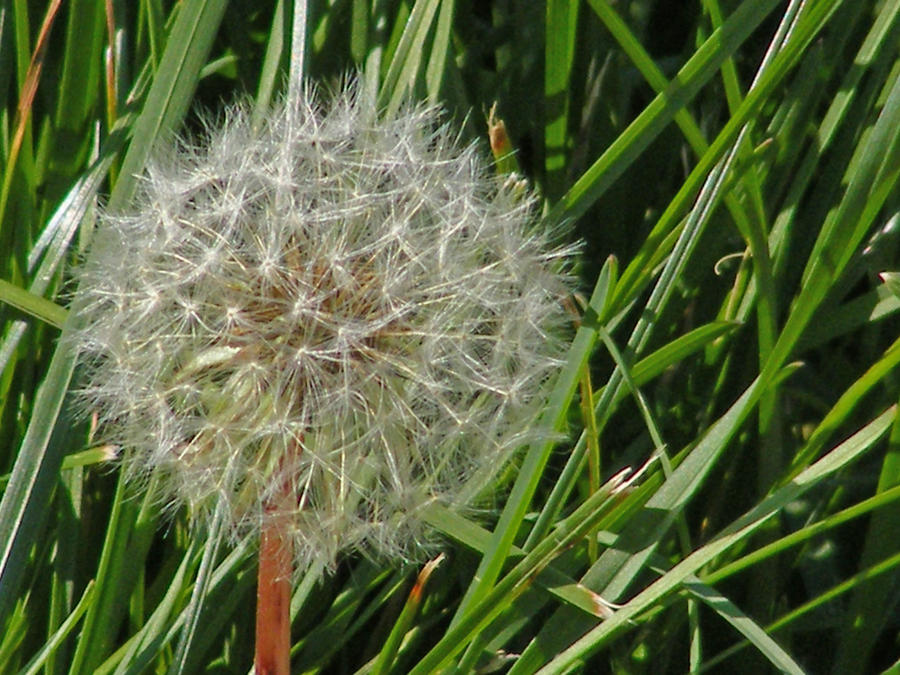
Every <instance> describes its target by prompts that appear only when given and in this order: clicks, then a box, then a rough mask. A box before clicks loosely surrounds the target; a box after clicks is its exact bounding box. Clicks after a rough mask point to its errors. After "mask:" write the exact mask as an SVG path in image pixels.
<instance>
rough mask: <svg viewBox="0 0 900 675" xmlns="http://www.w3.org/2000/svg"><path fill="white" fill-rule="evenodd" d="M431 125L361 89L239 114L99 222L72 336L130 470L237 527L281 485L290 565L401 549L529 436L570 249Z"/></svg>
mask: <svg viewBox="0 0 900 675" xmlns="http://www.w3.org/2000/svg"><path fill="white" fill-rule="evenodd" d="M438 117H439V111H438V110H437V109H435V108H434V107H422V106H418V107H414V106H410V107H407V108H405V109H403V110H401V111H400V112H398V113H396V114H394V115H377V114H375V113H374V105H372V103H371V102H370V101H367V100H364V97H362V96H361V95H360V94H359V91H358V88H357V87H356V86H355V85H353V84H350V85H347V86H345V87H344V88H343V89H342V91H340V92H339V93H338V94H336V95H335V96H333V97H332V99H331V100H330V103H328V104H323V103H322V102H321V98H320V97H318V96H317V95H316V94H315V93H314V92H313V91H311V90H307V91H306V92H305V93H304V94H303V95H302V96H301V100H297V101H288V102H286V103H282V104H280V105H279V106H277V107H275V108H274V109H272V110H271V111H270V112H269V113H268V115H267V116H266V117H265V119H264V120H263V121H262V123H261V124H260V125H257V126H255V127H254V126H253V125H252V124H251V121H250V114H249V108H248V107H247V106H236V107H234V108H233V109H231V110H230V111H229V112H228V114H227V115H226V119H225V120H224V122H223V123H222V124H221V125H219V126H218V127H215V126H214V125H212V124H210V125H208V130H207V136H206V137H205V138H204V139H203V140H202V141H200V142H180V143H176V144H173V145H172V147H170V148H169V149H168V152H166V153H165V154H163V155H161V156H160V157H158V158H157V159H156V160H155V161H154V162H153V163H152V165H151V166H150V167H149V169H148V171H147V173H146V175H145V177H144V178H143V179H142V182H141V187H140V189H139V194H138V196H137V197H136V199H135V201H134V204H133V207H132V208H131V209H130V210H129V211H128V212H126V213H106V214H104V215H103V216H102V222H101V225H100V227H99V229H98V230H97V232H96V233H95V235H94V242H93V244H92V247H91V251H90V254H89V256H88V260H87V262H86V263H85V264H84V265H83V266H82V268H81V269H80V270H79V271H78V272H77V281H78V282H79V291H78V296H77V297H76V301H75V304H74V310H75V311H76V312H77V315H78V318H79V328H77V329H76V330H75V332H74V333H73V339H74V341H75V345H76V347H77V349H78V350H79V351H80V352H81V355H82V360H83V362H84V364H85V371H86V376H85V384H84V386H83V388H82V389H81V390H80V397H81V403H82V405H83V406H84V407H85V408H86V409H89V410H92V411H98V412H99V415H100V421H101V429H103V430H104V431H103V434H104V435H105V437H104V440H105V441H106V442H109V443H114V444H116V445H118V446H120V447H122V448H123V450H124V454H123V459H122V462H123V464H124V467H125V470H126V471H127V474H128V476H129V477H131V478H132V479H136V480H138V481H140V480H142V479H145V478H146V477H147V476H149V475H150V474H151V473H155V474H157V475H158V476H159V480H158V481H157V483H158V485H160V490H161V492H162V495H161V497H162V499H164V500H165V502H166V503H167V504H170V505H171V506H173V507H177V506H181V505H186V506H187V507H188V509H189V513H190V514H191V516H192V517H193V518H195V519H197V520H198V521H199V522H201V523H202V522H204V521H205V520H207V519H209V518H211V517H212V516H213V514H216V513H220V514H224V515H225V516H226V519H227V522H228V523H229V524H230V526H231V532H232V534H233V536H235V537H244V536H252V535H255V534H256V533H258V532H259V529H260V525H261V523H262V522H263V520H264V519H265V518H267V517H271V515H272V511H271V507H270V508H268V509H267V506H268V505H271V504H273V503H276V502H278V501H279V500H278V496H279V494H282V493H283V491H284V490H285V489H289V490H291V491H292V493H293V495H294V497H295V498H294V499H292V500H291V507H290V508H291V513H290V514H289V516H290V522H291V523H292V526H291V530H292V535H293V539H294V550H295V552H296V557H297V564H298V567H299V568H300V569H303V568H305V567H306V566H307V565H308V564H310V563H311V562H314V561H315V562H322V563H325V564H327V565H330V564H333V562H334V561H335V559H336V557H337V555H338V553H340V552H341V551H342V550H347V549H355V550H360V551H363V552H368V553H375V554H385V555H389V556H402V557H406V556H411V555H415V554H416V552H417V550H419V547H420V545H421V544H422V543H423V541H425V539H426V533H425V531H424V529H425V528H424V526H423V523H422V518H421V509H422V508H423V507H424V506H425V505H427V504H429V503H431V502H434V501H437V502H440V503H442V504H444V505H447V506H449V507H451V508H464V507H465V505H466V504H467V503H469V502H470V501H471V500H472V498H473V497H474V495H475V494H476V493H477V492H478V491H479V489H480V488H482V487H483V486H484V485H485V482H486V479H487V478H489V477H491V476H493V475H494V474H496V472H497V471H498V470H499V469H500V468H502V467H503V465H504V463H505V462H506V461H507V460H508V459H509V457H510V454H511V452H512V451H513V450H514V449H515V448H517V447H519V446H521V445H522V443H523V442H525V441H527V440H530V439H531V438H532V436H533V434H534V433H535V432H534V430H533V427H534V424H533V422H534V415H535V412H536V406H538V405H539V404H540V402H541V397H542V395H543V393H544V391H545V388H544V385H545V384H546V382H547V380H548V378H549V376H550V375H551V374H552V372H553V371H554V370H555V368H556V367H558V365H559V363H560V358H561V354H562V352H563V349H564V343H563V337H562V336H563V335H564V333H565V326H566V324H567V321H568V320H567V317H566V315H565V313H564V311H563V309H562V307H563V305H562V302H561V301H562V298H563V296H564V294H565V293H566V292H567V289H568V287H569V280H568V278H567V277H566V275H565V272H564V270H563V268H564V266H565V265H566V263H567V260H568V259H569V258H570V256H571V253H572V250H571V248H556V249H551V248H550V246H549V243H548V238H547V234H546V233H544V232H542V231H541V230H540V229H539V228H538V227H537V223H536V218H535V216H534V200H533V199H532V198H531V197H530V196H529V195H528V194H527V192H524V191H523V190H522V186H521V184H514V183H510V182H506V183H504V182H503V181H501V180H499V179H496V178H495V177H493V176H492V175H491V174H490V171H489V167H487V166H486V164H485V163H484V162H483V161H482V160H481V159H480V157H479V155H478V153H477V151H476V149H475V148H474V147H472V146H468V147H461V145H460V144H459V142H458V140H457V138H456V137H455V136H454V135H453V134H451V132H450V131H449V130H448V129H447V128H446V127H441V126H438V124H437V120H438ZM281 501H283V500H281Z"/></svg>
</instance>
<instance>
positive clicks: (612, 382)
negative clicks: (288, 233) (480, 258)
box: [0, 0, 900, 674]
mask: <svg viewBox="0 0 900 675" xmlns="http://www.w3.org/2000/svg"><path fill="white" fill-rule="evenodd" d="M898 13H900V2H898V1H897V0H878V1H875V0H843V1H842V0H806V1H805V2H794V1H791V2H779V1H776V0H743V1H736V0H702V1H695V2H685V3H672V2H665V1H662V0H630V1H627V0H618V1H617V2H612V1H608V0H584V1H583V2H578V1H577V0H568V1H567V0H547V1H546V2H535V1H533V0H494V1H492V2H480V1H477V0H418V1H415V2H413V1H412V0H408V1H404V0H329V1H328V2H326V1H325V0H309V1H308V2H306V1H304V0H297V1H296V2H289V1H284V2H261V3H241V2H234V3H230V4H227V3H225V2H224V1H223V0H183V1H182V2H178V3H172V2H163V1H162V0H140V1H136V2H125V1H124V0H109V1H108V2H100V0H71V1H70V2H67V3H61V2H58V1H56V0H50V1H44V2H40V1H34V2H28V1H26V0H4V1H3V2H0V93H2V95H3V97H4V101H5V106H4V108H3V110H2V113H0V114H2V117H0V135H2V138H0V142H2V172H3V173H2V186H0V300H2V301H3V302H2V303H0V330H2V333H0V406H2V409H0V476H2V479H0V480H2V484H0V486H2V490H3V496H2V501H0V672H3V673H15V672H27V673H48V674H51V673H52V674H56V673H73V674H77V673H82V674H91V673H165V672H179V671H181V672H191V673H194V672H196V673H244V672H247V671H248V670H249V669H250V667H251V661H252V642H253V637H252V631H253V607H254V580H255V579H254V573H255V569H254V561H253V555H252V554H253V542H246V543H244V544H242V545H240V546H237V547H233V548H229V547H227V546H222V547H219V548H216V547H215V546H211V545H210V546H207V545H206V544H207V542H206V541H205V539H204V536H203V533H197V532H191V531H190V530H189V529H188V528H187V526H186V522H185V519H184V517H183V514H181V515H179V516H177V517H176V518H175V519H174V520H168V521H167V520H161V519H160V517H159V514H158V512H157V511H156V509H155V508H154V507H153V505H152V504H151V503H148V502H145V501H142V500H141V498H140V497H139V496H134V495H131V494H130V493H129V492H127V491H126V490H124V489H123V486H122V485H121V484H120V483H119V480H118V473H117V472H116V470H115V467H114V465H110V464H108V463H107V462H105V461H104V458H105V457H106V454H105V449H104V448H96V447H94V446H93V444H92V441H91V436H90V430H89V425H88V424H87V423H86V422H85V421H83V420H77V419H73V418H72V416H71V412H70V410H69V408H68V407H67V401H66V392H67V390H68V389H69V387H70V386H71V385H72V384H73V383H74V382H76V381H77V369H76V368H75V364H74V363H73V360H72V358H71V355H70V354H68V353H66V350H65V349H61V348H58V347H57V340H58V337H59V335H60V329H61V326H62V325H63V323H64V322H65V320H66V310H65V307H66V305H67V304H68V300H69V296H68V293H69V292H70V291H71V289H70V288H69V287H68V286H67V284H66V279H67V276H66V274H67V269H68V268H69V267H70V266H71V265H72V264H75V262H76V261H77V258H78V254H79V252H80V251H81V250H82V249H83V247H84V245H85V242H86V241H87V239H88V237H89V234H90V231H91V226H92V222H93V217H94V207H95V204H96V198H97V195H99V196H100V198H101V199H102V200H104V201H107V203H108V206H109V208H118V207H121V206H122V205H125V204H127V203H128V200H129V196H130V194H131V191H132V189H133V187H134V177H135V176H136V175H139V174H140V171H141V168H142V166H143V164H144V162H145V160H146V158H147V156H148V154H149V153H150V152H151V150H152V148H153V145H154V143H155V142H156V140H157V139H158V138H159V137H161V136H165V135H166V134H167V133H169V131H170V130H173V129H175V130H177V129H181V128H183V126H185V125H186V126H187V128H188V129H191V128H196V126H197V111H198V110H202V109H205V110H217V109H219V108H220V107H221V106H222V105H223V104H224V103H227V102H228V101H231V100H233V99H234V98H235V97H237V96H249V97H252V98H253V99H254V100H255V103H256V105H258V106H260V107H263V108H264V107H265V105H266V103H267V102H268V101H270V100H271V99H272V97H273V96H277V95H278V92H279V91H280V90H282V89H283V86H284V83H285V80H286V77H287V75H288V73H289V72H291V62H292V59H293V62H294V64H295V65H294V69H295V70H296V65H297V64H298V63H299V60H298V57H299V55H300V54H301V53H302V54H304V55H305V59H304V60H303V64H304V65H303V68H304V70H305V72H306V73H307V75H308V76H309V77H311V78H312V79H314V80H317V81H326V80H328V79H330V78H335V77H339V76H341V74H344V73H346V72H347V71H352V70H355V69H363V68H364V69H365V71H366V72H367V73H368V74H369V75H370V76H371V77H373V78H376V79H377V81H378V83H379V86H380V91H381V102H382V104H383V105H384V106H387V107H390V106H393V105H396V104H397V103H398V102H399V101H401V100H402V99H403V98H404V97H406V96H410V95H412V96H413V97H416V98H430V99H433V100H436V101H439V102H441V104H442V105H443V106H444V107H445V108H446V109H447V111H448V116H449V117H450V118H451V119H452V120H453V121H454V123H455V124H458V125H459V126H460V127H461V128H462V129H463V132H462V133H463V136H464V137H465V138H466V139H478V140H479V142H480V143H481V144H482V146H483V148H484V152H485V153H486V154H487V153H488V152H489V151H490V145H489V143H488V121H489V118H490V121H491V122H492V125H493V126H492V128H493V130H494V134H495V136H494V138H495V141H496V140H498V139H499V140H501V141H502V140H503V139H502V138H500V137H499V136H498V135H497V134H498V133H499V127H498V126H497V123H498V120H502V121H503V122H504V124H505V130H506V132H507V137H506V140H507V141H508V143H509V147H508V148H506V146H504V145H503V144H502V143H500V144H495V150H496V154H497V167H498V171H510V170H514V169H518V170H519V171H521V172H522V173H523V174H524V175H525V176H527V177H528V179H529V180H530V181H532V182H533V183H534V185H535V186H536V187H537V189H538V190H539V191H540V193H541V194H542V196H543V198H544V200H545V204H546V212H547V217H548V219H549V220H550V221H565V222H568V223H570V224H571V226H572V228H573V230H575V234H573V237H578V238H581V239H583V240H584V242H585V247H584V256H583V260H582V261H581V264H580V268H579V272H580V275H581V279H582V282H583V288H582V295H583V303H582V304H581V305H580V306H579V312H580V313H581V314H582V317H581V319H580V328H579V329H578V332H577V334H576V335H575V337H574V339H573V342H572V347H571V350H570V353H569V358H568V361H567V363H566V365H565V367H564V368H563V369H562V370H561V373H560V376H559V380H558V381H557V382H556V384H555V388H554V390H553V394H552V396H551V398H550V400H549V401H548V402H547V406H546V409H545V411H544V415H543V417H542V418H541V423H542V424H545V425H547V426H551V427H555V428H556V429H557V430H559V431H562V432H563V433H564V434H565V437H566V438H567V439H568V440H567V441H563V442H560V443H558V444H556V445H551V444H543V445H541V444H539V445H535V446H534V447H529V448H526V449H523V453H522V456H521V459H520V461H519V463H518V467H517V468H518V470H516V471H510V472H509V474H508V475H507V476H505V482H504V485H503V486H500V488H499V489H498V498H497V504H496V510H495V512H494V513H493V514H488V515H487V516H486V517H485V518H484V519H483V520H480V521H478V522H476V521H474V520H464V519H462V518H459V517H454V516H452V515H450V514H447V513H443V512H440V511H435V512H434V513H433V514H431V515H430V519H431V521H432V522H431V524H432V525H433V526H434V527H435V528H437V529H438V530H439V531H440V532H441V534H442V537H443V540H444V541H445V544H444V547H443V548H444V550H445V552H446V554H447V557H446V559H445V560H443V561H442V562H441V563H440V564H439V565H437V566H436V567H435V568H434V570H433V572H432V574H431V576H430V578H428V579H427V580H425V579H424V578H423V579H422V582H423V583H424V591H423V594H422V596H421V603H419V604H417V597H418V596H417V595H416V594H412V595H411V594H410V589H411V587H412V585H413V583H414V581H415V579H416V574H417V572H418V571H420V569H421V566H412V565H411V566H409V567H408V568H404V569H395V568H393V567H388V566H384V565H379V564H378V562H377V561H374V562H373V561H367V560H362V559H356V558H349V559H347V560H345V561H344V562H343V563H342V564H341V566H340V568H339V570H338V571H337V572H336V573H335V574H333V575H326V576H324V577H323V576H321V575H319V574H317V573H316V571H313V572H312V573H311V574H310V575H308V577H307V578H306V579H304V580H303V581H302V582H301V583H300V584H299V585H298V586H297V588H296V591H295V596H294V602H293V607H292V609H293V612H294V615H295V620H294V623H293V640H294V650H293V660H292V667H293V671H294V672H298V673H300V672H332V673H355V672H369V673H384V672H393V673H409V672H414V673H434V672H439V671H446V672H474V671H476V670H477V671H478V672H509V673H514V674H520V673H531V672H536V671H538V670H540V672H545V673H563V672H584V673H602V672H622V673H640V672H648V673H663V672H673V673H680V672H686V671H696V672H707V671H713V672H728V673H733V672H748V673H751V672H752V673H757V672H768V671H777V670H782V671H785V672H804V671H805V672H813V673H827V672H831V673H835V674H843V673H849V672H860V673H861V672H881V671H884V670H889V671H891V672H897V671H898V670H900V645H898V630H900V614H898V611H897V600H898V598H900V587H898V583H897V582H898V562H900V538H898V536H897V532H898V522H900V521H898V516H900V507H898V504H897V503H896V499H897V497H900V462H898V460H900V453H898V450H900V445H898V443H900V420H898V417H897V414H896V403H897V398H898V392H900V388H898V379H897V374H896V372H895V366H896V365H897V363H898V361H900V347H898V345H897V343H896V337H897V334H898V328H900V321H898V309H900V299H898V288H900V277H897V276H895V274H894V272H895V270H898V267H900V265H898V244H900V240H898V236H900V234H898V232H900V230H898V217H900V216H898V208H900V191H898V189H897V181H898V175H900V78H898V73H900V60H898V57H900V50H898V45H900V42H898V39H900V21H898ZM495 105H496V110H495V113H494V116H493V117H492V116H491V115H489V111H491V109H492V108H493V106H495ZM507 150H512V151H514V153H515V154H514V155H508V154H507ZM651 457H653V458H654V461H652V462H651V463H649V464H647V465H646V471H645V472H644V473H643V474H641V475H640V476H639V477H638V479H637V480H635V482H634V483H632V484H631V485H628V486H623V485H619V486H618V487H616V485H617V483H616V480H617V479H616V478H615V477H616V476H619V477H620V478H621V477H622V476H621V474H619V472H620V471H621V470H622V469H623V468H624V467H631V468H632V469H635V470H637V469H639V468H640V467H642V466H644V465H645V462H647V461H648V460H649V459H650V458H651ZM195 582H196V583H197V589H198V590H197V592H193V591H194V588H195ZM607 603H617V604H616V605H612V604H607Z"/></svg>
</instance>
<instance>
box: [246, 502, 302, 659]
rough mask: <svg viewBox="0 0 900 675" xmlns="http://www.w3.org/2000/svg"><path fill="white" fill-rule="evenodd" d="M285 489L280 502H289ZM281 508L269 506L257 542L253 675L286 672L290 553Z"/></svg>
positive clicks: (288, 643) (290, 569) (289, 606)
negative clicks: (254, 672)
mask: <svg viewBox="0 0 900 675" xmlns="http://www.w3.org/2000/svg"><path fill="white" fill-rule="evenodd" d="M290 498H291V492H290V490H288V489H285V491H284V493H283V494H282V499H281V504H280V505H279V506H282V507H284V506H287V505H288V504H289V503H290V501H289V500H290ZM287 525H288V517H287V515H286V512H285V510H284V508H278V506H276V507H274V508H271V509H269V513H268V514H267V517H266V518H265V522H264V523H263V526H262V533H261V535H260V542H259V578H258V581H257V587H256V655H255V658H254V664H255V666H256V675H290V665H291V616H290V614H291V612H290V610H291V574H292V572H293V566H292V561H293V552H292V550H291V541H290V537H289V536H287Z"/></svg>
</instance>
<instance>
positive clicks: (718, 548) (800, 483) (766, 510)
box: [538, 408, 896, 675]
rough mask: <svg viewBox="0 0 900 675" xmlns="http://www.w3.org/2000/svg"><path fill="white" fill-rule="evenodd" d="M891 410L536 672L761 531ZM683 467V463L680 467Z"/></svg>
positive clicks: (874, 431)
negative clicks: (755, 532) (756, 531)
mask: <svg viewBox="0 0 900 675" xmlns="http://www.w3.org/2000/svg"><path fill="white" fill-rule="evenodd" d="M895 416H896V409H895V408H890V409H888V410H887V411H885V412H884V413H882V414H881V415H880V416H878V417H877V418H875V419H874V420H872V422H870V423H869V424H868V425H866V426H865V427H863V428H862V429H860V430H859V431H858V432H857V433H856V434H854V435H853V436H852V437H850V438H849V439H847V440H846V441H844V442H843V443H841V444H840V445H839V446H837V447H836V448H835V449H834V450H832V451H831V452H829V453H828V454H827V455H825V456H824V457H823V458H822V459H820V460H819V461H818V462H816V463H815V464H813V465H812V466H810V467H809V468H808V469H807V470H806V471H804V472H803V473H801V474H800V475H798V476H797V477H796V478H795V479H794V480H793V481H791V483H790V484H788V485H786V486H784V487H782V488H780V489H778V490H776V491H775V492H773V493H772V494H771V495H769V496H768V497H766V498H765V499H764V500H763V501H761V502H760V503H759V504H758V505H757V506H756V507H754V508H753V509H751V510H750V511H749V512H747V514H745V515H744V516H743V517H741V518H740V519H738V520H737V521H735V522H734V523H732V525H730V526H729V527H728V528H726V529H725V530H724V531H723V532H722V533H721V534H720V535H719V536H718V537H716V538H715V539H714V540H713V541H711V542H710V543H708V544H706V545H705V546H703V547H701V548H699V549H697V550H696V551H694V552H693V553H691V555H689V556H688V557H687V558H685V559H684V560H682V561H681V562H680V563H678V564H677V565H676V566H675V567H673V568H672V569H671V570H670V571H669V572H668V573H667V574H666V575H664V576H663V577H661V578H660V579H658V580H657V581H655V582H654V583H652V584H651V585H650V586H648V587H647V588H646V589H645V590H643V591H641V592H640V593H638V595H636V596H635V597H634V598H632V599H631V600H630V601H628V602H627V603H625V605H624V606H623V607H622V608H621V609H619V610H618V611H617V612H616V613H615V614H614V615H613V616H612V617H611V618H610V619H608V620H606V621H604V622H603V623H601V624H600V625H599V626H597V627H596V628H594V629H592V630H591V631H589V632H588V633H587V634H586V635H584V636H583V637H581V638H579V639H578V640H577V641H576V642H575V643H573V644H572V645H571V646H570V647H568V648H566V649H565V650H563V651H561V652H560V653H559V654H558V655H557V656H556V657H554V658H553V660H552V661H550V662H549V663H548V664H547V665H546V666H544V667H543V668H541V669H540V670H539V671H538V672H539V673H542V674H543V675H549V674H550V673H562V672H566V671H567V670H568V669H569V668H570V667H571V666H572V665H573V664H574V663H575V662H577V661H578V660H580V659H582V658H584V657H586V656H587V655H589V654H591V653H593V652H595V651H596V650H597V649H599V648H600V647H601V646H602V645H603V644H605V642H606V641H607V640H608V639H609V638H610V637H611V636H613V635H614V634H615V633H616V632H617V631H619V630H621V629H622V628H623V627H624V625H625V624H626V623H627V622H628V621H630V620H632V619H633V618H636V617H637V616H638V615H639V614H640V613H641V612H643V611H645V610H647V609H648V608H650V607H652V606H653V604H654V603H656V602H658V601H660V600H662V599H663V598H664V597H666V596H667V595H668V594H670V593H673V592H675V591H676V590H677V589H678V588H679V587H680V586H681V585H682V584H683V582H684V581H685V579H687V578H688V577H689V576H690V575H691V574H695V573H696V572H697V571H698V570H699V569H700V568H701V567H702V566H703V565H705V564H707V563H708V562H710V561H711V560H713V559H714V558H716V557H717V556H718V555H720V554H721V553H722V552H724V551H726V550H728V548H730V547H731V546H734V545H735V544H737V543H738V542H740V541H743V540H745V539H746V538H747V537H748V536H749V535H750V534H751V533H752V532H753V531H754V530H756V529H758V528H759V527H761V526H762V525H763V524H764V523H765V522H766V521H767V520H768V519H769V518H771V517H772V516H774V515H775V514H776V513H777V512H778V511H780V510H781V509H782V508H784V506H785V505H786V504H787V503H789V502H790V501H791V500H793V499H796V498H797V497H798V496H799V495H801V494H803V493H804V492H805V491H806V490H808V489H810V488H812V487H814V486H815V485H817V484H818V483H819V482H820V481H821V480H822V479H823V478H825V477H826V476H828V475H830V474H832V473H834V472H835V471H837V470H839V469H841V468H842V467H844V466H846V465H847V464H849V463H850V462H852V461H854V460H855V459H857V458H858V457H859V455H861V454H862V453H864V452H866V451H867V450H869V449H870V448H871V447H872V445H873V444H874V443H875V442H877V441H878V440H879V439H880V438H881V437H882V436H883V435H884V433H885V432H886V431H887V430H888V428H889V427H890V425H891V424H892V423H893V420H894V417H895ZM682 466H683V465H682Z"/></svg>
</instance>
